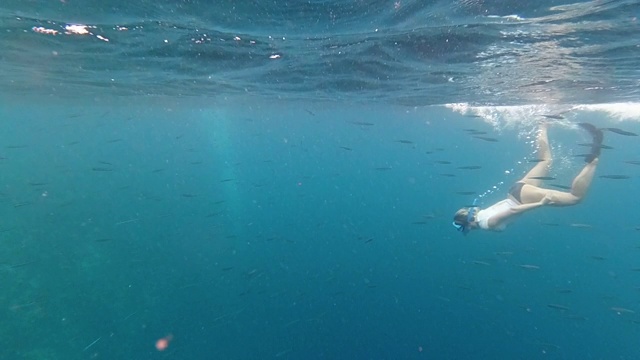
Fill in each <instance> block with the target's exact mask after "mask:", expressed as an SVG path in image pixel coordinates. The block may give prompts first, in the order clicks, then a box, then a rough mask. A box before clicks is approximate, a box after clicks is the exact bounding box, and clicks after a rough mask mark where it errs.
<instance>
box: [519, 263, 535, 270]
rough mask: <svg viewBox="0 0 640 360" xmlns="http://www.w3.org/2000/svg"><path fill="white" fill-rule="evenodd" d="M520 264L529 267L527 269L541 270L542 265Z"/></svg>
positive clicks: (524, 267)
mask: <svg viewBox="0 0 640 360" xmlns="http://www.w3.org/2000/svg"><path fill="white" fill-rule="evenodd" d="M519 266H520V267H521V268H523V269H527V270H539V269H540V266H538V265H528V264H522V265H519Z"/></svg>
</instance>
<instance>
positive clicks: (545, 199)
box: [540, 195, 553, 205]
mask: <svg viewBox="0 0 640 360" xmlns="http://www.w3.org/2000/svg"><path fill="white" fill-rule="evenodd" d="M551 203H553V201H552V200H551V197H550V196H549V195H545V196H544V197H543V198H542V200H540V204H541V205H549V204H551Z"/></svg>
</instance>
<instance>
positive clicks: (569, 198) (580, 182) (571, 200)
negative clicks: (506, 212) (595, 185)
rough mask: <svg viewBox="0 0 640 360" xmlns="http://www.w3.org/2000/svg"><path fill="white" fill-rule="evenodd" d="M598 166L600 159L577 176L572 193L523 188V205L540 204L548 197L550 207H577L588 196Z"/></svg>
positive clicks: (526, 186)
mask: <svg viewBox="0 0 640 360" xmlns="http://www.w3.org/2000/svg"><path fill="white" fill-rule="evenodd" d="M597 166H598V158H595V159H593V160H592V161H591V162H590V163H588V164H587V165H585V167H584V168H583V169H582V171H580V174H578V176H576V178H575V179H574V180H573V184H572V185H571V192H564V191H557V190H551V189H544V188H540V187H535V186H528V185H525V186H524V187H523V188H522V193H521V197H522V203H523V204H528V203H533V202H538V201H540V200H541V199H542V198H544V197H547V198H548V199H549V205H552V206H570V205H575V204H577V203H579V202H580V201H582V199H584V196H585V195H586V194H587V190H588V189H589V185H591V180H592V179H593V175H594V174H595V173H596V167H597Z"/></svg>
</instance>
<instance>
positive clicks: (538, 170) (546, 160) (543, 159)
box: [520, 123, 552, 186]
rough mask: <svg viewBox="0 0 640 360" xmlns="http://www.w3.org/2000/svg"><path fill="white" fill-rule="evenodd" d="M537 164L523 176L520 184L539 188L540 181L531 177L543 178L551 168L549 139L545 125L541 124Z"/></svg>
mask: <svg viewBox="0 0 640 360" xmlns="http://www.w3.org/2000/svg"><path fill="white" fill-rule="evenodd" d="M537 154H538V159H537V160H536V161H537V162H538V163H537V164H536V165H535V166H534V167H533V168H532V169H531V170H529V172H528V173H527V175H525V176H524V177H523V178H522V180H520V181H521V182H524V183H526V184H529V185H533V186H540V185H541V184H542V180H540V179H532V177H544V176H547V175H548V174H549V168H550V167H551V162H552V159H551V148H550V147H549V137H548V135H547V124H546V123H544V124H541V125H540V129H539V130H538V151H537Z"/></svg>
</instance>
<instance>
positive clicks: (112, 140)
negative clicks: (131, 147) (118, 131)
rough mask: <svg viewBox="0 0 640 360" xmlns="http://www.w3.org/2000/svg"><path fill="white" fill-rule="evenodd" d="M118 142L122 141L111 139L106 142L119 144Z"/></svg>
mask: <svg viewBox="0 0 640 360" xmlns="http://www.w3.org/2000/svg"><path fill="white" fill-rule="evenodd" d="M120 141H122V139H111V140H107V142H108V143H109V144H113V143H117V142H120Z"/></svg>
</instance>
